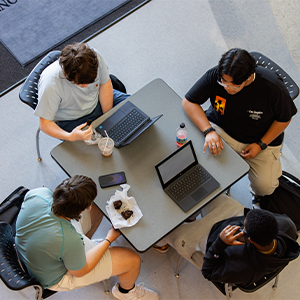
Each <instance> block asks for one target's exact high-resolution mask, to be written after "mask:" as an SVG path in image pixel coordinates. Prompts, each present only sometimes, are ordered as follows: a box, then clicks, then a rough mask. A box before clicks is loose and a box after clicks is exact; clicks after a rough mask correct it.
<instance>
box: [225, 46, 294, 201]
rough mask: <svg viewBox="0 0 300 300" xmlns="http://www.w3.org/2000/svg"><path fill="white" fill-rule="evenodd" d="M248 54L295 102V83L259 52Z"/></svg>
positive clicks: (227, 192)
mask: <svg viewBox="0 0 300 300" xmlns="http://www.w3.org/2000/svg"><path fill="white" fill-rule="evenodd" d="M250 54H251V55H252V56H253V57H254V59H255V60H256V64H257V65H258V66H262V67H264V68H266V69H269V70H271V71H273V72H275V73H276V74H277V75H278V76H279V77H280V78H281V79H282V81H283V83H284V84H285V86H286V88H287V90H288V92H289V94H290V96H291V98H292V99H293V100H295V99H296V98H297V97H298V95H299V87H298V86H297V84H296V83H295V81H294V80H293V79H292V78H291V77H290V76H289V75H288V74H287V73H286V72H285V71H284V70H283V69H282V68H281V67H279V66H278V65H277V64H276V63H275V62H274V61H272V60H271V59H270V58H268V57H267V56H265V55H263V54H261V53H259V52H250ZM281 134H282V137H284V132H283V133H281ZM282 149H283V143H282V145H281V149H280V155H282ZM226 195H227V196H230V188H229V189H227V191H226Z"/></svg>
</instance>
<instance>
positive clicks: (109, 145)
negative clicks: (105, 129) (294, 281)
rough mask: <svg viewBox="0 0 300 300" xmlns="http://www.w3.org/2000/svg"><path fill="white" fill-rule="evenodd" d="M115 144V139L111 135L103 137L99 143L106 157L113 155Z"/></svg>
mask: <svg viewBox="0 0 300 300" xmlns="http://www.w3.org/2000/svg"><path fill="white" fill-rule="evenodd" d="M114 145H115V143H114V141H113V140H112V139H111V138H109V137H104V138H102V139H101V140H100V141H99V143H98V147H99V149H100V150H101V153H102V155H103V156H104V157H110V156H111V155H112V152H113V149H114Z"/></svg>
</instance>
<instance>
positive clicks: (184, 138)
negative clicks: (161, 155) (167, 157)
mask: <svg viewBox="0 0 300 300" xmlns="http://www.w3.org/2000/svg"><path fill="white" fill-rule="evenodd" d="M186 142H187V136H185V135H179V136H176V144H177V146H179V147H181V146H183V145H184V144H185V143H186Z"/></svg>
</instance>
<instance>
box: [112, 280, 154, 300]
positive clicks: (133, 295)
mask: <svg viewBox="0 0 300 300" xmlns="http://www.w3.org/2000/svg"><path fill="white" fill-rule="evenodd" d="M119 285H120V284H119V283H116V284H115V285H114V287H113V288H112V291H111V292H112V294H113V296H114V297H115V298H116V299H120V300H121V299H124V300H125V299H128V300H139V299H142V300H158V299H159V296H158V294H157V293H156V292H154V291H152V290H150V289H147V288H146V287H144V283H143V282H141V283H139V284H138V285H135V287H134V289H132V290H131V291H130V292H128V293H126V294H123V293H121V292H120V291H119Z"/></svg>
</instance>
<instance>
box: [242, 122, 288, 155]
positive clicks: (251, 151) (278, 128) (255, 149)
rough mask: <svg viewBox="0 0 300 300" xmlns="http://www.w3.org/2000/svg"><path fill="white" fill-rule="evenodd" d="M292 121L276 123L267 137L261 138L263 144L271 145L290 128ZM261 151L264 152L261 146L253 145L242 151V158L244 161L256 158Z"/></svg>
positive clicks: (269, 130) (267, 133)
mask: <svg viewBox="0 0 300 300" xmlns="http://www.w3.org/2000/svg"><path fill="white" fill-rule="evenodd" d="M291 121H292V119H290V120H289V121H288V122H277V121H274V122H273V123H272V125H271V126H270V128H269V129H268V131H267V132H266V133H265V135H264V136H263V137H262V138H261V140H262V142H263V143H265V144H266V145H269V144H270V143H271V142H272V141H273V140H275V139H276V138H277V137H278V136H279V135H280V134H281V133H282V132H283V131H284V130H285V129H286V128H287V127H288V125H289V124H290V122H291ZM260 151H262V150H261V148H260V146H259V145H258V144H256V143H253V144H250V145H249V146H248V147H246V148H245V149H244V150H243V151H242V153H241V156H242V157H243V158H244V159H250V158H254V157H255V156H257V155H258V154H259V153H260Z"/></svg>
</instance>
